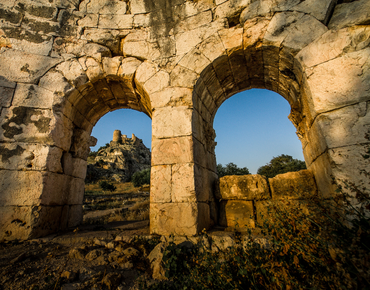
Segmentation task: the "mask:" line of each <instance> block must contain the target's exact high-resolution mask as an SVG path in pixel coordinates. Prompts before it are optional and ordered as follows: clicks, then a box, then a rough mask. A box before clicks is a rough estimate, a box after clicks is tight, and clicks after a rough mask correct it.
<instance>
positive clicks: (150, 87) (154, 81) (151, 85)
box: [143, 70, 170, 94]
mask: <svg viewBox="0 0 370 290" xmlns="http://www.w3.org/2000/svg"><path fill="white" fill-rule="evenodd" d="M169 83H170V75H169V74H168V73H167V72H165V71H162V70H160V71H159V72H157V73H156V74H155V75H154V76H152V77H151V78H150V79H149V80H147V81H146V82H145V84H144V85H143V88H144V90H145V92H147V93H148V94H152V93H155V92H158V91H161V90H164V89H166V88H167V87H168V86H169Z"/></svg>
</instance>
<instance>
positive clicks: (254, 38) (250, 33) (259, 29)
mask: <svg viewBox="0 0 370 290" xmlns="http://www.w3.org/2000/svg"><path fill="white" fill-rule="evenodd" d="M269 23H270V20H268V19H265V18H254V19H250V20H247V21H246V22H245V23H244V27H243V28H244V32H243V47H244V49H249V48H251V47H256V46H258V45H260V44H261V42H262V40H263V37H264V35H265V32H266V28H267V27H268V25H269Z"/></svg>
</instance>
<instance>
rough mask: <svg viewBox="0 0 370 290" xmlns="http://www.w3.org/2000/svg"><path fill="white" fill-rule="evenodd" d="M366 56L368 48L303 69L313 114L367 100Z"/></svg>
mask: <svg viewBox="0 0 370 290" xmlns="http://www.w3.org/2000/svg"><path fill="white" fill-rule="evenodd" d="M369 53H370V48H367V49H363V50H361V51H358V52H352V53H348V54H345V55H343V56H341V57H338V58H336V59H333V60H330V61H327V62H325V63H322V64H320V65H317V66H315V67H314V68H312V69H307V71H306V73H307V76H308V77H307V84H308V86H309V88H310V91H311V97H312V101H313V106H314V109H315V111H316V113H322V112H326V111H330V110H334V109H337V108H340V107H343V106H346V105H350V104H354V103H358V102H361V101H367V100H369V96H368V93H367V92H368V90H369V89H370V70H369V69H368V67H369V61H368V55H369ZM323 79H325V82H323V81H322V80H323Z"/></svg>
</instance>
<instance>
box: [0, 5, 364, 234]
mask: <svg viewBox="0 0 370 290" xmlns="http://www.w3.org/2000/svg"><path fill="white" fill-rule="evenodd" d="M345 2H346V3H339V2H338V1H336V0H306V1H300V0H277V1H276V0H274V1H269V0H268V1H253V2H251V1H249V0H198V1H190V0H189V1H186V0H176V1H166V0H160V1H159V0H156V1H154V0H144V1H142V0H127V1H126V0H125V1H119V0H110V1H101V0H99V1H98V0H85V1H80V0H72V1H70V0H53V1H49V0H34V1H30V0H20V1H16V0H3V1H1V3H0V107H1V114H0V142H1V145H0V155H1V161H0V186H1V191H0V216H1V218H0V239H15V238H29V237H32V236H41V235H45V234H47V233H51V232H55V231H58V230H60V229H63V228H66V227H70V226H74V225H77V224H78V223H79V222H80V221H81V217H82V214H81V213H82V205H81V203H82V198H83V180H84V176H85V174H86V157H87V154H88V150H89V146H90V145H91V144H93V142H94V139H92V138H90V134H91V130H92V128H93V126H94V125H95V124H96V122H97V121H98V120H99V119H100V118H101V117H102V116H103V115H105V114H106V113H108V112H110V111H113V110H116V109H119V108H131V109H135V110H138V111H142V112H144V113H146V114H147V115H148V116H150V117H151V118H152V126H153V130H152V132H153V136H152V175H151V176H152V180H151V205H150V207H151V211H150V227H151V232H152V233H157V234H165V235H167V234H171V233H175V234H181V235H194V234H196V233H198V232H199V231H201V230H202V229H203V228H210V227H211V226H212V225H214V224H215V223H217V216H218V213H217V207H216V203H215V192H216V191H217V186H216V184H217V174H216V157H215V153H214V148H215V143H214V138H215V132H214V130H213V119H214V116H215V114H216V112H217V109H218V108H219V107H220V106H221V105H222V103H223V102H224V101H225V100H226V99H227V98H229V97H231V96H232V95H233V94H235V93H237V92H240V91H243V90H247V89H250V88H266V89H270V90H273V91H275V92H278V93H279V94H280V95H281V96H282V97H284V98H286V99H287V100H288V102H289V103H290V105H291V108H292V111H291V114H290V116H289V118H290V120H291V121H292V123H293V124H294V125H295V126H296V128H297V135H298V137H299V138H300V140H301V142H302V148H303V152H304V156H305V160H306V163H307V166H308V168H309V169H310V170H311V171H312V172H313V174H314V176H315V180H316V182H317V185H318V191H319V194H321V195H323V196H331V195H332V194H334V192H335V186H333V183H332V179H334V180H335V181H337V182H340V181H342V180H344V179H349V180H352V181H354V182H355V183H357V184H359V185H361V186H367V185H368V183H366V182H367V181H366V178H365V177H364V175H361V174H360V173H359V172H360V171H361V170H363V169H369V164H368V161H366V160H364V159H363V158H362V155H363V154H365V153H366V148H367V146H368V144H369V140H368V138H367V137H366V134H367V133H368V130H369V123H370V120H369V119H370V118H369V106H368V103H369V99H370V96H369V93H368V92H369V89H370V87H369V86H370V81H369V80H370V70H369V50H370V48H369V35H370V30H369V27H368V23H369V17H370V13H369V11H370V4H369V1H367V0H358V1H345ZM261 109H263V108H261Z"/></svg>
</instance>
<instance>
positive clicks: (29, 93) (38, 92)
mask: <svg viewBox="0 0 370 290" xmlns="http://www.w3.org/2000/svg"><path fill="white" fill-rule="evenodd" d="M53 101H54V95H53V92H52V91H49V90H45V89H43V88H41V87H39V86H37V85H29V84H18V86H17V88H16V90H15V93H14V98H13V106H23V107H33V108H40V109H51V108H52V105H53Z"/></svg>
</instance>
